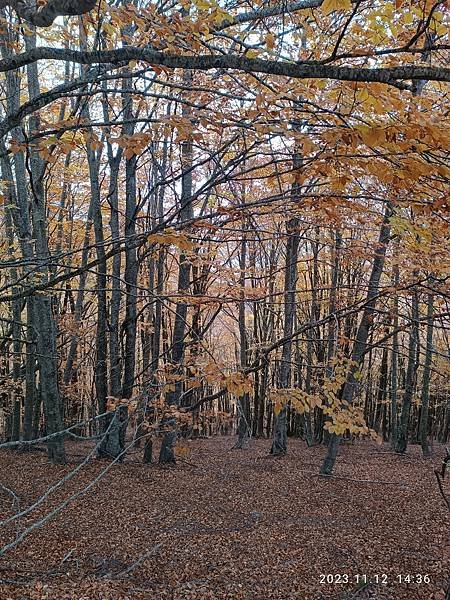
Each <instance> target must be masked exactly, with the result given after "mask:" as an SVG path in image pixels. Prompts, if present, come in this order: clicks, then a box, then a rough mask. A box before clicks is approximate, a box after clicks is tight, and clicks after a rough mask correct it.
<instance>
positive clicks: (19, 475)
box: [0, 438, 450, 600]
mask: <svg viewBox="0 0 450 600" xmlns="http://www.w3.org/2000/svg"><path fill="white" fill-rule="evenodd" d="M232 444H233V440H232V439H231V438H215V439H207V440H196V441H192V442H189V443H187V444H186V446H187V447H188V448H189V452H188V453H184V454H185V455H184V456H183V458H182V461H180V462H179V464H178V465H177V466H176V467H173V468H165V469H163V468H160V467H159V466H158V465H148V466H146V465H142V464H141V463H140V460H141V456H140V454H139V453H138V452H136V453H134V454H131V455H129V456H128V457H127V459H126V460H125V462H124V463H123V464H116V465H114V466H113V467H112V468H111V469H110V470H109V471H108V472H107V474H106V475H105V476H104V477H103V479H102V480H101V481H99V482H98V483H97V484H95V485H94V486H93V487H91V488H90V489H89V490H88V491H87V492H86V493H85V494H84V495H83V496H77V497H75V498H74V499H73V500H72V501H71V502H70V503H68V504H67V506H66V507H65V508H64V510H62V511H61V512H59V513H58V514H56V515H55V516H54V518H52V519H51V520H49V521H48V522H46V523H45V524H44V525H43V527H41V528H39V529H37V530H35V531H34V532H32V533H30V535H28V536H27V537H26V538H25V539H24V540H23V541H22V543H21V544H20V545H18V546H17V547H16V548H13V549H12V550H10V551H9V552H7V553H6V554H5V555H4V556H3V557H2V559H1V562H0V598H2V600H7V599H8V598H14V599H18V598H23V599H33V600H34V599H39V600H40V599H43V598H48V599H52V600H53V599H58V600H59V599H61V600H62V599H66V598H67V599H69V598H70V599H76V600H82V599H111V600H112V599H114V600H116V599H117V600H119V599H126V598H130V599H140V598H171V599H175V600H181V599H188V598H195V599H203V598H212V599H225V598H230V599H236V600H237V599H249V600H250V599H251V600H253V599H261V600H262V599H270V598H277V599H286V600H289V599H291V598H299V599H306V600H308V599H314V600H316V599H321V598H324V599H334V598H336V599H342V600H345V599H350V598H376V599H377V600H378V599H379V600H382V599H388V598H389V599H390V598H392V599H394V598H395V599H396V600H397V599H403V598H404V599H405V600H413V599H415V598H423V599H426V600H430V599H433V598H435V599H441V600H444V598H445V592H444V590H446V589H447V587H448V586H449V584H450V576H449V573H450V545H449V531H450V527H449V525H450V519H449V515H448V511H447V509H446V507H445V504H444V502H443V499H442V497H441V496H440V495H439V491H438V488H437V484H436V480H435V476H434V473H433V468H434V467H438V466H439V464H440V460H441V455H443V451H441V449H439V448H435V456H434V458H432V459H431V460H425V459H422V458H421V456H420V451H419V448H417V447H414V446H413V447H411V448H410V449H409V451H408V454H407V455H406V456H403V457H402V456H396V455H394V454H392V453H391V452H389V448H388V447H379V446H376V445H372V444H368V443H364V444H355V445H344V446H343V447H342V452H341V455H340V457H339V459H338V465H337V469H336V477H333V478H324V477H319V476H318V475H317V473H318V469H319V466H320V463H321V459H322V457H323V454H324V449H323V448H322V447H314V448H307V447H306V445H305V444H304V443H303V442H301V441H299V440H291V441H290V448H289V454H288V456H285V457H283V458H281V459H280V458H271V457H269V456H268V455H267V451H268V441H267V440H252V441H251V443H250V446H249V448H248V449H247V450H231V447H232ZM87 451H88V447H87V445H86V444H75V443H73V444H71V445H69V456H70V463H69V464H68V465H67V466H64V467H58V466H53V465H50V464H48V463H47V459H46V455H45V454H44V453H43V452H36V451H33V452H30V453H13V452H1V453H0V472H1V476H0V483H1V484H2V485H3V486H6V487H7V488H8V489H9V490H11V491H13V492H14V493H15V494H16V496H17V497H16V498H13V497H12V496H11V495H10V493H8V492H7V491H6V490H5V489H4V488H2V489H0V501H1V503H0V509H1V514H2V519H5V518H7V517H9V516H11V514H14V512H17V507H18V506H20V509H21V510H22V511H23V510H24V509H26V508H27V507H28V506H29V505H31V504H32V503H33V502H35V501H36V500H37V499H38V498H39V497H40V496H41V495H42V494H44V492H45V491H46V490H47V489H48V488H49V486H51V485H52V484H55V483H56V482H57V481H58V480H60V479H61V478H62V477H63V476H64V475H67V473H69V472H70V471H71V470H73V469H74V468H75V467H76V466H77V464H79V463H80V461H81V460H82V456H84V455H85V454H86V452H87ZM107 465H108V463H107V462H105V461H100V460H93V461H91V462H89V464H87V465H86V466H83V468H82V469H80V471H79V473H77V474H76V476H75V477H74V478H72V479H71V480H70V481H68V482H67V483H65V484H64V485H63V486H62V487H61V488H58V489H56V490H55V491H54V492H53V493H51V494H49V496H48V497H47V498H46V499H45V501H44V502H42V503H41V504H40V505H39V506H38V507H36V509H35V510H33V511H31V512H30V513H28V514H26V515H24V516H23V517H22V518H21V519H20V520H19V521H18V522H17V521H16V522H12V523H10V524H9V525H7V526H6V527H3V528H2V539H1V541H2V545H4V544H6V543H9V542H11V541H13V540H14V539H16V536H17V535H20V533H21V532H22V531H23V530H24V529H25V528H27V527H29V526H30V525H31V524H32V523H35V522H36V521H38V520H39V518H42V517H43V516H45V515H46V514H47V513H49V512H50V511H51V510H52V509H54V508H55V507H57V506H58V505H60V504H61V503H63V502H64V501H66V500H67V499H68V498H69V497H70V496H72V495H76V494H77V493H78V492H79V491H80V490H82V489H83V488H84V487H86V486H87V485H89V483H90V482H92V481H93V480H94V479H95V478H96V476H98V474H99V473H100V472H101V471H102V470H103V469H105V467H107ZM327 576H328V577H327ZM408 576H410V577H408ZM418 576H421V578H422V580H426V581H429V583H425V582H422V583H418V580H420V577H418ZM400 578H401V579H402V581H401V582H400V581H399V580H400ZM327 579H328V581H330V580H331V579H332V580H333V583H327ZM347 580H348V581H347ZM377 580H378V581H377Z"/></svg>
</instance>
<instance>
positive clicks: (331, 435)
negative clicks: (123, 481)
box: [0, 0, 450, 475]
mask: <svg viewBox="0 0 450 600" xmlns="http://www.w3.org/2000/svg"><path fill="white" fill-rule="evenodd" d="M0 9H1V15H0V18H1V21H2V34H1V35H2V46H1V58H0V73H1V74H2V75H1V77H2V79H1V85H2V90H3V94H2V100H1V115H0V135H1V136H2V137H1V139H2V141H1V147H0V153H1V157H0V167H1V172H2V181H3V184H2V222H1V226H2V228H3V232H4V242H2V245H1V260H2V266H3V267H4V268H3V269H2V275H1V277H2V279H1V287H0V302H1V308H0V310H1V313H0V327H1V331H0V336H1V340H0V342H1V345H2V350H3V353H4V358H3V359H2V362H1V364H0V386H1V387H0V391H1V394H2V396H1V397H2V401H1V411H2V412H1V421H0V427H1V431H2V435H4V437H5V438H8V440H11V441H18V442H20V441H22V442H23V441H26V440H31V439H32V438H35V437H38V436H40V435H42V436H43V437H44V438H45V439H46V440H47V443H48V450H49V457H50V459H51V460H52V461H53V462H64V460H65V451H64V436H65V435H71V434H70V432H69V433H67V431H66V429H67V428H71V427H72V426H75V425H76V424H77V423H86V421H87V420H89V419H91V421H89V422H90V430H89V432H88V433H89V434H90V435H94V436H97V435H98V436H100V437H101V439H102V443H101V444H99V448H98V452H99V454H100V455H101V456H103V457H111V456H112V457H113V460H121V459H122V458H123V456H124V454H125V452H126V430H127V425H128V423H129V422H131V421H132V420H133V419H134V418H135V419H136V423H137V424H138V425H137V426H136V428H135V430H134V433H133V443H134V444H135V446H139V441H140V440H141V439H145V440H146V457H147V458H146V459H147V460H151V450H152V446H151V440H152V439H153V437H159V438H161V440H162V444H161V450H160V456H159V460H160V462H161V463H174V462H176V457H177V447H178V448H183V445H182V438H183V437H185V436H197V437H198V436H207V435H212V434H216V433H222V434H224V433H237V435H238V440H237V442H236V444H235V446H236V447H237V448H240V449H244V448H247V449H248V448H251V443H248V442H249V438H250V437H251V436H266V437H267V438H269V439H270V440H271V441H272V446H271V453H272V454H274V455H283V454H285V453H287V451H288V447H287V445H288V444H287V441H288V437H289V436H298V437H301V438H302V439H304V440H306V442H307V443H308V445H314V443H317V442H321V441H323V442H324V443H326V444H327V445H328V450H327V456H326V458H325V461H324V463H323V465H322V468H321V472H322V474H325V475H330V474H331V473H332V472H333V469H334V467H335V460H336V457H337V452H338V447H339V444H340V443H341V442H342V441H343V440H346V439H349V438H354V437H359V438H365V437H369V438H371V439H373V440H377V441H382V440H383V439H384V440H388V439H389V440H390V441H391V444H392V446H393V448H395V450H396V451H397V452H399V453H403V452H406V451H407V447H408V443H414V442H416V441H420V443H421V444H422V448H423V453H424V454H425V455H427V454H428V453H429V451H430V446H431V444H430V441H432V440H433V439H438V440H439V441H442V442H445V441H446V440H447V439H448V436H449V406H448V399H447V396H446V389H447V386H448V364H447V363H448V355H449V345H448V339H447V328H448V305H447V303H448V287H447V279H446V271H445V268H446V265H447V264H448V249H447V244H446V236H447V235H448V231H447V224H448V221H447V213H448V203H447V202H448V200H447V196H448V179H449V169H448V165H447V159H448V156H447V148H448V123H447V121H448V110H447V109H446V102H447V97H448V86H447V84H448V81H449V80H450V69H449V68H448V63H447V61H446V52H447V51H448V49H449V45H448V39H447V35H448V32H447V29H446V23H445V14H444V3H443V2H440V1H437V2H435V3H429V2H412V3H401V2H400V3H399V2H397V3H390V2H389V3H384V4H383V3H382V4H380V3H376V2H372V1H370V0H367V1H362V2H360V1H358V2H350V0H323V1H321V0H299V1H298V2H292V3H288V4H285V3H281V4H274V5H272V6H265V5H264V6H262V5H260V4H259V3H254V4H250V5H248V4H245V5H244V4H243V3H237V4H229V3H226V2H216V1H215V0H192V1H188V0H186V1H185V0H182V1H181V2H179V3H175V4H170V5H166V4H162V5H161V4H160V3H152V2H141V3H133V2H123V3H119V4H117V3H108V2H105V1H104V0H101V1H99V2H91V1H90V0H89V1H82V2H73V1H71V0H49V1H48V2H43V3H39V4H38V5H35V4H34V3H31V2H29V3H28V2H22V1H13V0H11V1H9V2H7V1H3V2H0ZM84 427H85V425H83V426H81V425H80V429H81V430H82V433H83V432H84V433H86V431H85V430H84V429H83V428H84ZM70 431H72V430H70ZM60 432H64V433H60ZM72 435H74V434H73V432H72ZM177 440H179V441H181V443H180V444H178V446H177ZM181 452H182V450H181Z"/></svg>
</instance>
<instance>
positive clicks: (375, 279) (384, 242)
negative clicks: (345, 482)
mask: <svg viewBox="0 0 450 600" xmlns="http://www.w3.org/2000/svg"><path fill="white" fill-rule="evenodd" d="M390 214H391V211H390V209H389V208H386V212H385V215H384V219H383V223H382V225H381V229H380V234H379V238H378V243H377V247H376V250H375V256H374V259H373V264H372V271H371V274H370V279H369V286H368V291H367V297H366V303H365V308H364V311H363V314H362V317H361V322H360V324H359V327H358V331H357V334H356V340H355V342H354V345H353V350H352V356H351V358H352V360H353V361H354V363H355V364H354V366H352V367H351V368H350V369H349V372H348V375H347V379H346V381H345V383H344V386H343V388H342V389H341V393H340V397H341V399H342V400H345V401H347V402H348V403H349V404H352V402H353V398H354V395H355V391H356V387H357V384H358V382H357V380H356V379H355V374H356V372H357V370H358V369H359V367H360V365H361V363H362V361H363V360H364V353H365V350H366V346H367V339H368V336H369V331H370V327H371V322H372V317H373V314H374V310H375V306H376V296H377V294H378V289H379V284H380V279H381V274H382V272H383V267H384V260H385V256H386V249H387V246H388V243H389V236H390V224H389V217H390ZM340 439H341V437H340V436H338V435H336V434H334V433H333V434H332V435H331V436H330V440H329V443H328V452H327V455H326V456H325V459H324V461H323V463H322V466H321V469H320V472H321V474H323V475H331V473H332V472H333V469H334V464H335V462H336V458H337V455H338V451H339V443H340Z"/></svg>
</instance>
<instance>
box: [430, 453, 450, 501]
mask: <svg viewBox="0 0 450 600" xmlns="http://www.w3.org/2000/svg"><path fill="white" fill-rule="evenodd" d="M445 451H446V457H445V458H444V460H443V461H442V467H441V470H439V469H435V470H434V474H435V475H436V480H437V482H438V486H439V491H440V492H441V496H442V498H443V499H444V502H445V504H446V505H447V508H448V510H449V511H450V500H449V499H448V498H447V495H446V493H445V490H444V485H443V483H444V479H445V473H446V471H447V464H448V463H449V462H450V450H449V449H448V448H446V449H445Z"/></svg>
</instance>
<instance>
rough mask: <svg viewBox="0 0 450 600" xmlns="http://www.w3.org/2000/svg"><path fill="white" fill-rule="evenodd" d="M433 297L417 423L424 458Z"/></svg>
mask: <svg viewBox="0 0 450 600" xmlns="http://www.w3.org/2000/svg"><path fill="white" fill-rule="evenodd" d="M433 313H434V295H433V294H428V302H427V346H426V349H425V365H424V369H423V378H422V394H421V405H422V408H421V412H420V423H419V440H420V443H421V446H422V453H423V455H424V456H429V455H430V447H429V444H428V407H429V403H430V375H431V361H432V359H433V329H434V320H433Z"/></svg>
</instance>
